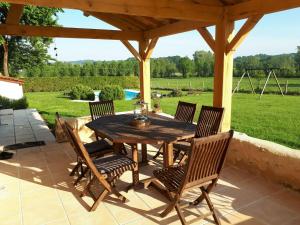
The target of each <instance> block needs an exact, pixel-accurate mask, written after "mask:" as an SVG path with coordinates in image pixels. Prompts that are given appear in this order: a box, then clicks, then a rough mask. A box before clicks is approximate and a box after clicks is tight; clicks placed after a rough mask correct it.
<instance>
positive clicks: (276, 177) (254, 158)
mask: <svg viewBox="0 0 300 225" xmlns="http://www.w3.org/2000/svg"><path fill="white" fill-rule="evenodd" d="M227 162H228V163H230V164H234V165H236V166H239V167H243V168H247V169H248V170H250V171H251V172H253V173H256V174H259V175H261V176H264V177H266V178H267V179H270V180H273V181H275V182H278V183H281V184H284V185H286V186H289V187H291V188H293V189H295V190H300V150H295V149H291V148H288V147H285V146H282V145H279V144H276V143H273V142H270V141H265V140H261V139H257V138H252V137H249V136H247V135H246V134H242V133H238V132H236V133H235V135H234V139H233V141H232V143H231V145H230V149H229V155H228V158H227Z"/></svg>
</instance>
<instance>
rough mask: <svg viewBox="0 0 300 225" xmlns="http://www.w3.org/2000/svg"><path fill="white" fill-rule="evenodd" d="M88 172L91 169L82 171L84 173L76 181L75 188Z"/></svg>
mask: <svg viewBox="0 0 300 225" xmlns="http://www.w3.org/2000/svg"><path fill="white" fill-rule="evenodd" d="M88 171H89V168H88V167H87V168H85V169H84V170H83V171H82V173H81V174H80V175H79V176H78V177H77V179H76V181H75V183H74V186H76V185H77V184H78V183H79V181H81V179H82V178H83V177H84V176H85V174H86V173H87V172H88Z"/></svg>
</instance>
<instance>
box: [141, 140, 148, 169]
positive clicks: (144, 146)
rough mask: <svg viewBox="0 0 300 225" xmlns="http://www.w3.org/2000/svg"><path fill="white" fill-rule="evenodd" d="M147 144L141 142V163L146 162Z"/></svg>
mask: <svg viewBox="0 0 300 225" xmlns="http://www.w3.org/2000/svg"><path fill="white" fill-rule="evenodd" d="M147 157H148V155H147V144H142V163H143V164H145V163H147V162H148V159H147Z"/></svg>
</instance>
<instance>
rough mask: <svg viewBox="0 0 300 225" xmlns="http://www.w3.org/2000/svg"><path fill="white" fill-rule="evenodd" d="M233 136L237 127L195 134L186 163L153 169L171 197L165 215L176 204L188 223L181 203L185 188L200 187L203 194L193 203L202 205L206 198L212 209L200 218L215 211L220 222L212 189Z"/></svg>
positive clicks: (179, 214)
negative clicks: (231, 129) (226, 130)
mask: <svg viewBox="0 0 300 225" xmlns="http://www.w3.org/2000/svg"><path fill="white" fill-rule="evenodd" d="M232 136H233V131H229V132H226V133H220V134H216V135H212V136H209V137H204V138H195V139H193V141H192V151H190V152H189V157H188V161H187V163H186V164H185V165H177V166H171V167H168V168H164V169H158V170H154V171H153V174H154V177H155V178H156V179H157V180H158V181H160V182H161V183H162V184H163V185H164V186H165V187H166V189H167V193H168V195H169V198H170V200H171V202H170V204H169V205H168V207H167V208H166V209H165V210H164V211H163V212H162V213H161V216H162V217H165V216H166V215H168V214H169V213H170V212H171V211H172V210H173V209H174V208H175V209H176V211H177V214H178V216H179V218H180V221H181V223H182V224H187V222H186V220H185V218H184V215H183V213H182V211H181V208H183V207H181V206H180V204H179V201H180V198H181V197H182V194H183V193H184V191H186V190H188V189H189V190H190V189H194V188H200V191H201V193H202V194H201V195H200V196H199V197H198V198H197V199H196V200H195V201H193V202H191V203H190V205H191V204H193V205H198V204H199V203H200V202H202V201H203V200H204V199H205V201H206V202H207V204H208V207H209V209H210V213H208V214H206V215H204V216H202V217H199V218H197V220H198V219H202V218H205V217H207V216H210V215H213V218H214V221H215V222H216V224H220V221H219V219H218V217H217V215H216V212H215V209H214V206H213V204H212V202H211V200H210V198H209V193H210V192H211V190H212V188H213V187H214V186H215V185H216V184H217V181H218V179H219V177H220V172H221V170H222V168H223V165H224V161H225V158H226V155H227V151H228V146H229V143H230V141H231V138H232ZM193 222H194V221H193Z"/></svg>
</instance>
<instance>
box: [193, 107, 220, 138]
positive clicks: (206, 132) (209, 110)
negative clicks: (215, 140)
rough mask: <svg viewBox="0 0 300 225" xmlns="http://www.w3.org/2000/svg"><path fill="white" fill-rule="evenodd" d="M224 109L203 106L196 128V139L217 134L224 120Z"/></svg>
mask: <svg viewBox="0 0 300 225" xmlns="http://www.w3.org/2000/svg"><path fill="white" fill-rule="evenodd" d="M223 112H224V108H217V107H212V106H202V108H201V112H200V115H199V119H198V122H197V126H196V132H195V138H199V137H207V136H210V135H214V134H217V133H218V132H219V129H220V125H221V122H222V118H223Z"/></svg>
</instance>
